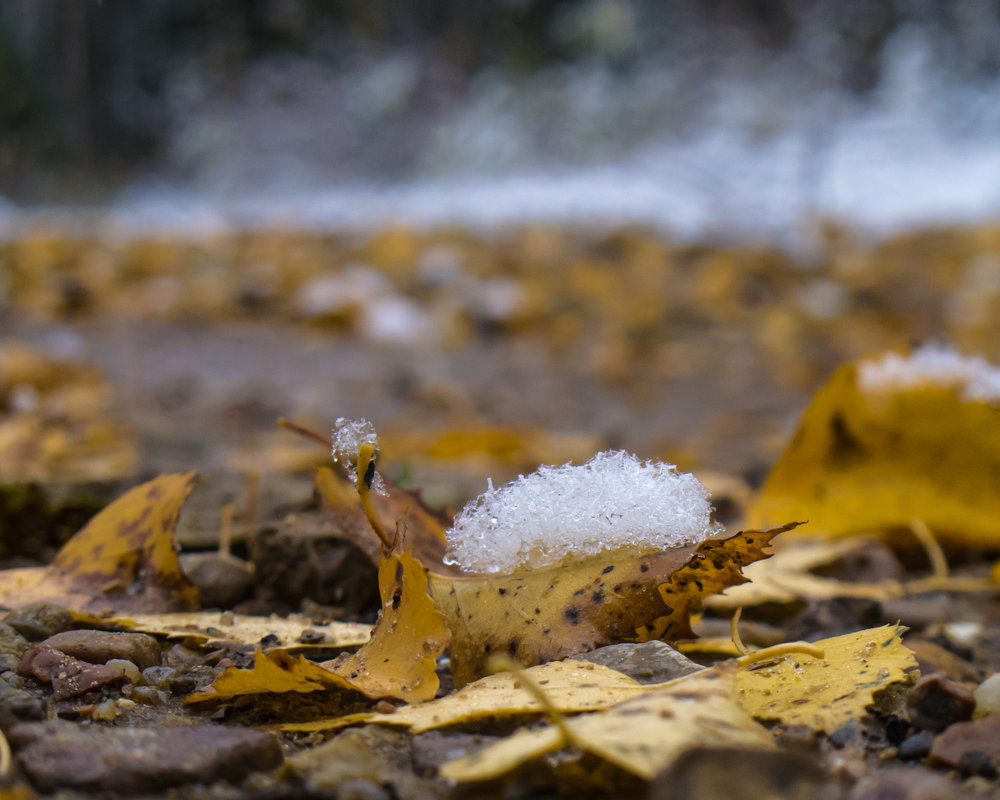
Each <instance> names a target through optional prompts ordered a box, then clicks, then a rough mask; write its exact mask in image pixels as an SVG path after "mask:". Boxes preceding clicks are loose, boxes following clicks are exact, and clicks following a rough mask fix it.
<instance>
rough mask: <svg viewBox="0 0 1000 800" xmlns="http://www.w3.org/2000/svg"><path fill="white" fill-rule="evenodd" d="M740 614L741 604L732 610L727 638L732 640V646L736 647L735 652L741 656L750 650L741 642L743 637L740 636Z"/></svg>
mask: <svg viewBox="0 0 1000 800" xmlns="http://www.w3.org/2000/svg"><path fill="white" fill-rule="evenodd" d="M742 616H743V606H740V607H739V608H737V609H736V610H735V611H734V612H733V616H732V617H731V618H730V620H729V638H730V639H732V640H733V647H735V648H736V652H737V653H739V654H740V655H741V656H745V655H746V654H747V653H749V652H750V651H749V650H748V649H747V646H746V645H745V644H743V637H742V636H740V617H742Z"/></svg>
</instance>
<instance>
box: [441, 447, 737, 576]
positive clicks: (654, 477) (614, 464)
mask: <svg viewBox="0 0 1000 800" xmlns="http://www.w3.org/2000/svg"><path fill="white" fill-rule="evenodd" d="M711 511H712V507H711V505H710V504H709V501H708V489H706V488H705V486H704V485H703V484H702V483H701V482H700V481H699V480H698V479H697V478H695V477H694V475H691V474H689V473H684V472H678V471H677V468H676V467H675V466H674V465H672V464H664V463H662V462H658V461H645V462H642V461H639V459H637V458H636V457H635V456H634V455H631V454H630V453H625V452H622V451H607V452H603V453H598V454H597V455H596V456H594V457H593V458H592V459H591V460H590V461H588V462H587V463H586V464H583V465H582V466H573V465H570V464H564V465H563V466H561V467H541V468H539V469H538V471H537V472H533V473H532V474H530V475H527V476H524V475H522V476H520V477H519V478H518V479H517V480H516V481H513V482H512V483H509V484H507V485H506V486H502V487H500V488H499V489H495V488H493V484H492V482H491V483H490V484H489V488H488V489H487V490H486V491H485V492H484V493H483V494H481V495H480V496H479V497H478V498H476V499H475V500H473V501H471V502H470V503H468V504H467V505H466V506H465V508H464V509H462V511H461V513H460V514H459V515H458V516H457V517H456V518H455V522H454V525H453V526H452V527H451V528H450V529H449V530H448V531H447V537H448V555H447V560H448V562H449V563H453V564H458V565H459V566H461V567H462V569H464V570H466V571H469V572H480V573H492V574H497V573H500V574H509V573H512V572H514V571H516V570H517V569H519V568H522V567H526V566H531V567H542V566H550V565H553V564H557V563H559V562H560V561H562V560H563V559H564V558H565V557H566V556H568V555H571V554H572V555H573V556H574V557H584V556H589V555H595V554H597V553H600V552H603V551H606V550H614V549H620V548H629V547H635V548H645V549H652V548H670V547H681V546H684V545H688V544H693V543H696V542H700V541H702V540H704V539H706V538H709V537H710V536H712V535H713V534H715V533H718V532H719V530H720V529H719V528H717V527H715V526H713V525H712V523H711V519H710V515H711Z"/></svg>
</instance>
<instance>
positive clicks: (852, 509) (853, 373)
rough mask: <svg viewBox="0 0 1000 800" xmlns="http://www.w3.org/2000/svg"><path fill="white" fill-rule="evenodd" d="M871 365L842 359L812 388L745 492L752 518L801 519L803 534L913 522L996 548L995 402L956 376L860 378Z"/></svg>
mask: <svg viewBox="0 0 1000 800" xmlns="http://www.w3.org/2000/svg"><path fill="white" fill-rule="evenodd" d="M918 352H919V351H918ZM914 357H916V354H915V355H914V356H911V359H912V358H914ZM954 359H957V360H958V363H960V364H961V363H962V360H961V359H959V357H958V356H954ZM873 364H874V365H876V366H877V364H878V362H874V361H862V362H859V363H852V364H846V365H844V366H842V367H840V368H839V369H838V370H837V371H836V373H834V375H833V377H832V378H831V379H830V381H829V383H827V384H826V386H824V387H823V388H822V389H820V391H819V392H817V394H816V396H815V397H814V398H813V400H812V402H811V403H810V405H809V407H808V408H807V409H806V411H805V413H804V414H803V416H802V420H801V422H800V424H799V428H798V430H797V431H796V433H795V435H794V436H793V438H792V440H791V442H790V443H789V444H788V447H787V448H786V450H785V452H784V453H783V454H782V456H781V458H780V459H779V460H778V462H777V464H775V466H774V468H773V469H772V470H771V473H770V475H769V476H768V477H767V480H766V481H765V483H764V485H763V487H762V489H761V491H760V493H759V494H758V495H757V496H756V498H754V500H753V502H752V504H751V506H750V509H749V511H748V515H749V519H750V522H751V524H754V525H767V524H770V523H771V522H774V521H778V520H784V519H808V520H809V523H810V524H809V532H810V533H825V534H827V535H831V536H844V535H851V534H855V533H858V532H878V531H891V530H893V529H897V528H900V527H907V526H909V525H910V522H911V520H913V519H919V520H922V521H923V522H924V523H925V524H926V525H928V526H929V527H930V528H931V529H932V530H933V531H934V532H935V534H936V535H937V536H938V538H939V539H940V540H941V542H942V543H950V544H955V545H964V546H973V547H995V546H996V545H997V543H998V542H1000V495H998V494H997V492H996V491H995V489H996V479H995V476H996V474H997V473H998V472H1000V406H998V405H997V404H996V403H994V402H991V401H990V400H989V399H988V398H986V397H984V398H982V399H977V397H975V396H970V395H969V394H968V393H967V392H966V391H964V388H963V387H964V386H965V384H964V383H962V382H961V381H955V380H943V379H942V380H934V379H932V378H930V377H928V379H927V380H920V381H910V382H904V383H900V384H898V385H894V384H892V382H891V381H890V382H888V383H887V384H886V385H884V386H878V385H876V386H872V385H869V384H865V383H864V381H862V379H861V373H862V372H863V371H864V370H866V369H870V368H871V367H872V365H873ZM946 377H947V376H946ZM907 544H908V545H909V546H912V545H913V544H914V542H913V540H912V537H907Z"/></svg>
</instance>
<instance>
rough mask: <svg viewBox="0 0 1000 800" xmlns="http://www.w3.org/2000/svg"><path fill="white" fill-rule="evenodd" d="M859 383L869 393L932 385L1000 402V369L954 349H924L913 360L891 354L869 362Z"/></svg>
mask: <svg viewBox="0 0 1000 800" xmlns="http://www.w3.org/2000/svg"><path fill="white" fill-rule="evenodd" d="M858 382H859V385H860V386H861V388H862V389H863V390H864V391H866V392H884V391H906V390H909V389H916V388H919V387H921V386H926V385H928V384H932V385H937V386H953V387H955V388H958V389H961V391H962V397H963V398H964V399H966V400H985V401H987V402H997V401H1000V369H997V368H996V367H994V366H992V365H991V364H990V363H989V362H987V361H986V360H985V359H983V358H979V357H977V356H963V355H961V354H960V353H958V352H957V351H955V350H953V349H952V348H950V347H946V346H942V345H924V346H923V347H920V348H918V349H916V350H914V351H913V352H912V353H911V354H910V355H909V356H900V355H897V354H896V353H889V354H888V355H885V356H883V357H882V358H880V359H873V360H870V361H865V362H863V363H862V364H861V367H860V369H859V371H858Z"/></svg>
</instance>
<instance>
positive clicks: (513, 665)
mask: <svg viewBox="0 0 1000 800" xmlns="http://www.w3.org/2000/svg"><path fill="white" fill-rule="evenodd" d="M487 669H488V670H489V671H490V672H492V673H496V672H510V673H512V674H514V675H516V676H517V680H518V682H519V683H520V684H521V685H522V686H523V687H524V688H525V689H527V690H528V692H529V693H530V694H531V696H532V697H534V698H535V699H536V700H537V701H538V702H539V703H541V705H542V707H543V708H544V709H545V716H547V717H548V718H549V722H551V723H552V725H553V726H554V727H555V728H556V729H557V730H558V731H559V734H560V735H561V736H562V744H561V745H560V746H561V747H580V741H579V740H578V739H577V738H576V735H575V734H574V733H573V731H572V729H571V728H570V727H569V725H567V724H566V717H564V716H563V713H562V712H561V711H560V710H559V709H558V708H556V705H555V703H553V702H552V698H551V697H549V695H548V693H547V692H546V691H545V690H544V689H543V688H542V687H541V685H540V684H539V683H538V682H537V681H536V680H535V679H534V678H532V677H531V676H530V675H528V673H527V672H526V671H525V670H524V669H523V668H522V667H521V665H520V664H518V663H517V662H516V661H514V660H513V659H511V658H508V657H507V656H493V657H492V658H491V659H490V660H489V662H488V663H487ZM581 749H582V748H581Z"/></svg>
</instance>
